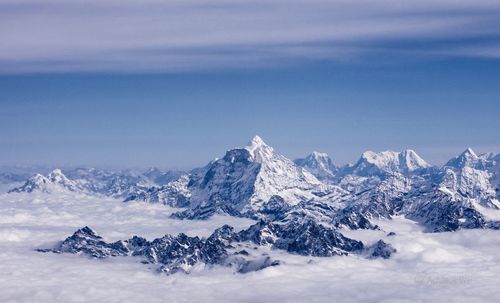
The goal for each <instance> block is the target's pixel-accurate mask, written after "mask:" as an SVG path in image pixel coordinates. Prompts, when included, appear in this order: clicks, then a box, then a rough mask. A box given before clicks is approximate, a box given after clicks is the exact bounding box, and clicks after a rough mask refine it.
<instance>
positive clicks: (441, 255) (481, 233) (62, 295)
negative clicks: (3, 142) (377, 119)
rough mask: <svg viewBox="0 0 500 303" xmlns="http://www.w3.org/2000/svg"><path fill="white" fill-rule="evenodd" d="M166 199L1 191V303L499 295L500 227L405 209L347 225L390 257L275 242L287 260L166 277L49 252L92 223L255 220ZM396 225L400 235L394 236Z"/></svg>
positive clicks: (153, 229)
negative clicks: (180, 216) (451, 223)
mask: <svg viewBox="0 0 500 303" xmlns="http://www.w3.org/2000/svg"><path fill="white" fill-rule="evenodd" d="M173 211H175V209H171V208H168V207H165V206H163V205H154V204H146V203H128V204H127V203H123V202H121V201H119V200H113V199H108V198H97V197H89V196H84V195H76V194H56V195H54V194H52V195H49V194H1V195H0V272H1V274H0V289H1V290H2V291H0V302H34V301H36V302H89V301H90V302H223V301H231V302H283V301H286V302H493V301H496V300H500V288H499V287H498V277H499V276H500V255H499V254H498V251H499V249H500V234H499V232H498V231H491V230H464V231H459V232H454V233H440V234H429V233H422V231H421V229H420V228H419V226H418V225H416V224H415V223H414V222H412V221H409V220H406V219H404V218H399V217H397V218H395V219H394V220H392V221H379V222H377V223H378V224H379V225H380V226H381V227H382V230H381V231H346V232H345V234H346V235H347V236H350V237H353V238H356V239H360V240H363V241H364V242H366V243H370V242H373V241H375V240H376V239H380V238H382V239H384V241H387V242H390V243H391V244H393V245H394V247H395V248H396V249H397V250H398V253H397V254H395V255H394V256H393V258H392V259H390V260H368V259H364V258H362V257H359V256H347V257H332V258H312V257H303V256H296V255H290V254H287V253H284V252H281V251H272V252H271V254H272V255H273V258H275V259H280V260H281V261H282V265H280V266H277V267H270V268H266V269H264V270H262V271H258V272H252V273H248V274H235V273H233V272H232V271H231V269H229V268H222V267H214V268H203V267H200V268H198V270H196V271H195V272H193V273H192V274H190V275H186V274H182V273H179V274H175V275H172V276H165V275H162V274H158V273H156V272H155V271H154V270H153V269H152V268H149V266H148V265H145V264H141V263H140V260H139V259H135V258H121V257H117V258H110V259H106V260H94V259H89V258H88V257H86V256H81V255H69V254H62V255H58V254H50V253H49V254H43V253H39V252H35V251H34V249H35V248H47V247H51V246H53V245H54V244H55V243H57V242H58V241H60V240H62V239H64V238H65V237H67V236H69V235H70V234H72V233H73V232H74V231H75V230H76V229H77V228H80V227H82V226H85V225H88V226H90V227H91V228H93V229H95V230H96V231H97V232H98V233H99V234H101V235H102V236H103V237H104V238H105V239H106V240H110V241H113V240H118V239H126V238H128V237H131V236H132V235H135V234H137V235H141V236H145V237H147V238H148V239H152V238H154V237H160V236H163V235H164V234H166V233H170V234H177V233H179V232H185V233H187V234H189V235H200V236H207V235H209V234H210V233H211V232H212V231H213V229H215V228H217V227H220V226H221V225H223V224H226V223H227V224H230V225H232V226H234V227H235V228H236V229H243V228H245V227H247V226H249V225H250V224H252V223H253V221H251V220H248V219H240V218H231V217H224V216H217V217H214V218H212V219H211V220H207V221H181V220H172V219H170V218H169V214H170V213H171V212H173ZM390 231H394V232H396V235H395V236H390V237H389V236H387V233H388V232H390Z"/></svg>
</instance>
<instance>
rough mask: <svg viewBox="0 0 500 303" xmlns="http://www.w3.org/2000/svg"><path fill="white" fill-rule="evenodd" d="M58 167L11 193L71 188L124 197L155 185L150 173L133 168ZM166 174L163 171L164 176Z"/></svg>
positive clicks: (74, 190)
mask: <svg viewBox="0 0 500 303" xmlns="http://www.w3.org/2000/svg"><path fill="white" fill-rule="evenodd" d="M65 172H66V173H63V172H62V170H61V169H55V170H53V171H52V172H51V173H49V174H48V175H47V176H43V175H41V174H35V175H34V176H33V177H31V178H29V179H28V180H27V181H26V182H25V184H24V185H23V186H20V187H17V188H14V189H12V190H10V192H33V191H41V192H49V193H50V192H54V191H56V192H57V191H61V190H63V191H72V192H81V193H85V194H97V195H104V196H109V197H116V198H124V197H127V196H129V195H130V194H132V193H136V192H137V191H138V190H140V189H141V188H149V187H151V186H154V185H156V183H154V182H153V181H152V180H150V179H149V178H148V177H147V176H145V175H143V174H140V173H136V172H134V171H122V172H112V171H108V170H103V169H96V168H76V169H68V170H65ZM164 174H166V173H163V174H162V175H164Z"/></svg>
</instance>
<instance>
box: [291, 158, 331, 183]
mask: <svg viewBox="0 0 500 303" xmlns="http://www.w3.org/2000/svg"><path fill="white" fill-rule="evenodd" d="M293 162H294V163H295V164H297V165H298V166H301V167H303V168H305V169H307V170H308V171H309V172H311V173H312V174H313V175H314V176H315V177H316V178H318V179H319V180H321V181H324V182H328V181H329V180H332V179H333V177H334V176H335V174H336V173H337V171H338V167H337V166H335V164H334V163H333V161H332V159H331V158H330V157H329V156H328V154H326V153H320V152H317V151H314V152H312V153H311V154H310V155H308V156H307V157H305V158H301V159H295V160H294V161H293Z"/></svg>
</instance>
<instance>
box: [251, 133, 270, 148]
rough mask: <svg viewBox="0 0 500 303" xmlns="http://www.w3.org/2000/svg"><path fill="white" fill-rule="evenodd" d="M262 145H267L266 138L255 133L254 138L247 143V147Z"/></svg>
mask: <svg viewBox="0 0 500 303" xmlns="http://www.w3.org/2000/svg"><path fill="white" fill-rule="evenodd" d="M262 145H266V143H265V142H264V140H262V138H261V137H260V136H259V135H255V136H254V137H253V138H252V140H250V141H249V142H248V144H247V147H260V146H262Z"/></svg>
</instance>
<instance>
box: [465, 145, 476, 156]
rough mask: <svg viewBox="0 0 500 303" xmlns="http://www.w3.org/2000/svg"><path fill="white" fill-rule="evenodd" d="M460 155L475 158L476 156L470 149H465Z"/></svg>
mask: <svg viewBox="0 0 500 303" xmlns="http://www.w3.org/2000/svg"><path fill="white" fill-rule="evenodd" d="M462 155H463V156H470V157H473V158H477V154H476V153H475V152H474V151H473V150H472V148H470V147H467V149H466V150H465V151H464V152H463V153H462Z"/></svg>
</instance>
